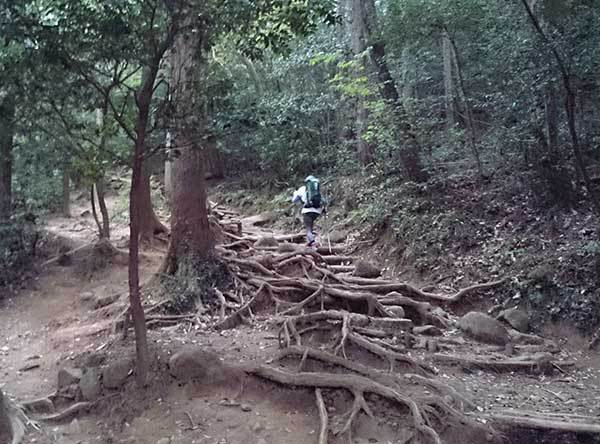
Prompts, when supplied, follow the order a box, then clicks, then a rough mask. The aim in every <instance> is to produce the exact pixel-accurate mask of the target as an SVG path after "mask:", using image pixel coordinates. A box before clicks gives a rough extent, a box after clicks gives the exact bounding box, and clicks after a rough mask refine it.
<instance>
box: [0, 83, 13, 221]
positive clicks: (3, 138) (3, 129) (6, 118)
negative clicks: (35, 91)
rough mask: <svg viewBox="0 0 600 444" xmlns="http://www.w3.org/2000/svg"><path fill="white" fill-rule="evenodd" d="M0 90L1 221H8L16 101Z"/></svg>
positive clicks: (10, 202) (10, 200)
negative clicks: (3, 94)
mask: <svg viewBox="0 0 600 444" xmlns="http://www.w3.org/2000/svg"><path fill="white" fill-rule="evenodd" d="M2 92H3V91H2V90H0V221H1V220H5V219H8V218H9V217H10V214H11V204H12V185H11V183H12V149H13V139H14V134H15V127H14V124H15V100H14V97H13V96H12V95H11V94H7V95H6V96H4V97H2V95H1V94H2Z"/></svg>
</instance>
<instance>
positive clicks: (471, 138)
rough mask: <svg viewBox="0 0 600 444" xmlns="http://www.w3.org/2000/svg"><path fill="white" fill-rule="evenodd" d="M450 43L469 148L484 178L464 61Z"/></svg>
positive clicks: (453, 43) (453, 44)
mask: <svg viewBox="0 0 600 444" xmlns="http://www.w3.org/2000/svg"><path fill="white" fill-rule="evenodd" d="M446 35H447V34H446ZM449 41H450V44H451V45H452V55H453V56H454V64H455V66H456V74H457V76H458V85H459V87H460V88H459V89H460V95H461V97H462V101H463V103H464V105H465V110H466V111H467V138H468V142H467V143H468V145H469V148H470V149H471V153H472V154H473V157H474V158H475V162H476V164H477V171H478V172H479V176H481V177H484V173H483V165H482V163H481V157H480V155H479V149H478V148H477V142H476V141H475V125H474V123H473V107H472V106H471V101H470V99H469V96H468V95H467V91H466V88H465V80H464V77H463V69H462V61H461V59H460V55H459V53H458V48H457V47H456V42H455V41H454V40H453V39H449Z"/></svg>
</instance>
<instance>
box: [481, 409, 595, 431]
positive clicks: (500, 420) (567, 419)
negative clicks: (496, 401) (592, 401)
mask: <svg viewBox="0 0 600 444" xmlns="http://www.w3.org/2000/svg"><path fill="white" fill-rule="evenodd" d="M560 416H561V417H560V418H558V417H553V415H546V414H537V413H534V412H527V411H524V410H509V411H505V412H501V413H494V414H492V415H488V416H487V418H489V420H490V421H492V422H494V423H496V424H498V425H500V426H505V427H508V428H510V429H515V428H527V429H541V430H557V431H561V432H572V433H593V434H600V422H598V419H597V418H595V417H591V416H590V417H583V416H572V415H560Z"/></svg>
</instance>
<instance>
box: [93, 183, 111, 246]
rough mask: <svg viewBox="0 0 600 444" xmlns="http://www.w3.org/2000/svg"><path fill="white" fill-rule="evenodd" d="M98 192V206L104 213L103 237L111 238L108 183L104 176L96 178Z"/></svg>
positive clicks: (101, 212)
mask: <svg viewBox="0 0 600 444" xmlns="http://www.w3.org/2000/svg"><path fill="white" fill-rule="evenodd" d="M96 194H97V196H98V206H99V207H100V214H101V215H102V233H101V235H100V237H101V238H106V239H110V220H109V219H108V209H107V208H106V198H105V195H106V185H105V182H104V177H100V178H99V179H98V180H96Z"/></svg>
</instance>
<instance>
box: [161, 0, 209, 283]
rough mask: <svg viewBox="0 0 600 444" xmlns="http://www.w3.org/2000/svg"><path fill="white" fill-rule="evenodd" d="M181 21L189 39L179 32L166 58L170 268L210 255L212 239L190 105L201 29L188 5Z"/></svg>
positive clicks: (198, 127)
mask: <svg viewBox="0 0 600 444" xmlns="http://www.w3.org/2000/svg"><path fill="white" fill-rule="evenodd" d="M181 8H182V9H181V10H180V14H181V16H182V17H184V19H183V27H184V28H185V29H189V30H190V35H192V36H197V37H198V38H197V39H193V38H190V37H187V36H185V35H184V34H183V33H182V34H180V35H178V36H177V38H176V40H175V42H174V50H173V54H172V59H171V66H172V79H171V80H172V84H173V85H174V90H173V95H172V97H173V101H174V105H175V112H174V115H175V117H176V119H177V121H176V122H175V124H174V127H175V128H176V129H175V137H174V148H175V150H177V151H178V152H179V157H177V158H176V159H175V161H174V162H173V166H172V168H173V171H172V174H173V176H172V179H173V203H172V208H171V242H170V243H169V251H168V253H167V258H166V260H165V264H164V266H163V269H164V271H165V272H167V273H171V274H172V273H175V272H176V271H177V269H178V264H179V263H180V261H182V260H186V259H191V260H192V261H202V260H205V259H206V258H208V257H209V256H211V255H212V252H213V239H212V233H211V230H210V225H209V222H208V214H207V210H206V188H205V187H206V185H205V171H204V165H203V163H204V160H205V158H206V157H205V153H203V152H202V151H201V149H202V148H203V147H201V146H199V145H198V143H197V142H196V141H198V140H201V139H202V137H198V136H199V133H202V131H203V129H204V122H202V121H199V120H198V119H199V118H201V116H202V113H200V112H198V111H197V110H195V107H194V103H193V100H192V97H193V94H192V93H191V91H192V90H193V89H194V88H195V85H196V83H197V81H198V78H197V76H198V73H199V72H200V55H199V53H200V48H201V43H202V42H201V38H200V36H201V35H202V29H201V28H200V25H199V24H198V23H197V22H196V19H195V17H194V15H193V14H191V13H190V11H189V9H188V8H189V5H188V4H186V3H184V4H183V5H181Z"/></svg>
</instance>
